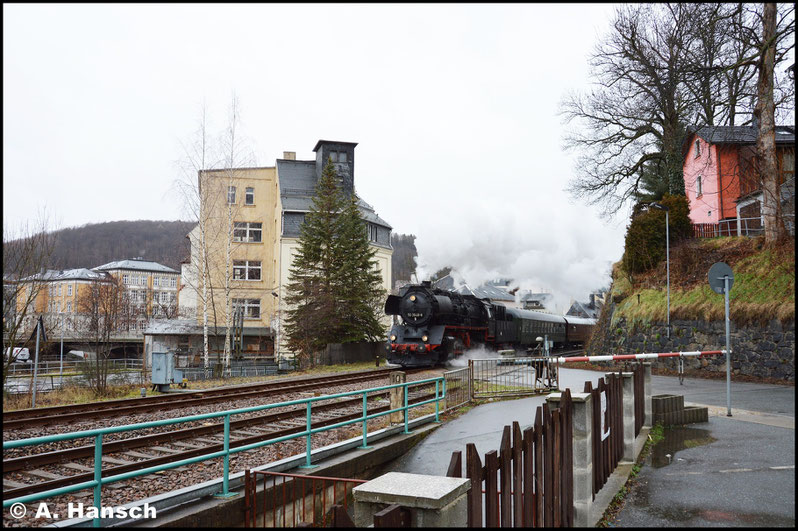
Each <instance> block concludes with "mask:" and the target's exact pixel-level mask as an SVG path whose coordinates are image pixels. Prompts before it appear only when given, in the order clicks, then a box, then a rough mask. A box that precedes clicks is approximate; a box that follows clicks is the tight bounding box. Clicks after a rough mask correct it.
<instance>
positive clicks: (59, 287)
mask: <svg viewBox="0 0 798 531" xmlns="http://www.w3.org/2000/svg"><path fill="white" fill-rule="evenodd" d="M58 296H59V297H60V296H61V284H59V285H58Z"/></svg>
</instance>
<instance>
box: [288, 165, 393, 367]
mask: <svg viewBox="0 0 798 531" xmlns="http://www.w3.org/2000/svg"><path fill="white" fill-rule="evenodd" d="M373 258H374V250H373V249H371V247H370V246H369V244H368V237H367V233H366V229H365V224H364V222H363V220H362V218H361V217H360V213H359V211H358V209H357V204H356V200H355V199H354V197H352V198H347V197H345V195H344V193H343V192H342V191H341V189H340V188H339V186H338V179H337V175H336V172H335V168H334V166H333V164H332V162H330V161H328V162H327V165H326V166H325V167H324V171H323V172H322V176H321V179H320V180H319V182H318V184H317V185H316V195H315V197H314V198H313V204H312V206H311V209H310V212H308V214H307V215H306V216H305V222H304V223H303V224H302V227H301V234H300V238H299V248H298V249H297V253H296V255H295V256H294V261H293V264H292V266H291V269H290V277H289V284H288V286H287V290H288V293H287V296H286V302H287V303H288V305H289V306H290V309H289V310H288V311H287V318H286V326H285V332H286V336H287V344H288V347H289V348H290V349H291V350H293V351H294V352H297V353H299V354H300V355H301V356H304V357H308V356H309V355H310V354H311V353H313V352H315V351H318V350H321V349H323V348H324V347H325V346H326V345H327V344H328V343H346V342H352V341H362V340H366V339H376V338H380V337H382V335H383V334H384V329H383V327H382V325H381V324H380V322H379V312H380V311H381V309H382V299H383V296H384V293H383V291H382V289H381V284H382V278H381V275H380V274H379V272H378V271H377V270H376V263H375V262H374V261H373Z"/></svg>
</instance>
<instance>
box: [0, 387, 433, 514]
mask: <svg viewBox="0 0 798 531" xmlns="http://www.w3.org/2000/svg"><path fill="white" fill-rule="evenodd" d="M427 383H429V384H431V383H434V384H435V397H434V398H433V399H431V400H422V401H420V402H417V403H415V404H413V405H409V402H408V399H409V396H408V395H409V392H408V388H409V385H411V384H410V383H409V382H405V383H399V384H391V385H387V386H381V387H376V388H371V389H363V390H358V391H347V392H344V393H337V394H333V395H326V396H324V397H311V398H304V399H300V400H290V401H287V402H281V403H279V404H267V405H261V406H254V407H246V408H240V409H233V410H225V411H219V412H216V413H206V414H200V415H191V416H187V417H180V418H176V419H166V420H156V421H151V422H144V423H139V424H129V425H124V426H114V427H108V428H99V429H93V430H83V431H78V432H71V433H64V434H58V435H47V436H43V437H32V438H29V439H22V440H16V441H4V442H3V449H4V450H7V449H11V448H21V447H25V446H35V445H39V444H45V443H50V442H58V441H68V440H74V439H79V438H83V437H94V440H95V457H94V475H93V478H94V479H93V480H91V481H86V482H82V483H78V484H76V485H72V486H68V487H61V488H57V489H50V490H47V491H43V492H39V493H36V494H31V495H27V496H20V497H17V498H12V499H4V500H3V508H8V507H11V506H12V505H13V504H15V503H29V502H33V501H38V500H40V499H44V498H49V497H52V496H58V495H61V494H68V493H70V492H75V491H78V490H83V489H85V488H92V489H93V490H94V504H93V505H94V507H95V508H97V510H98V511H99V509H100V507H101V503H102V487H103V485H106V484H110V483H115V482H118V481H123V480H126V479H130V478H134V477H138V476H143V475H147V474H151V473H153V472H159V471H162V470H170V469H173V468H178V467H181V466H184V465H188V464H192V463H197V462H201V461H207V460H209V459H215V458H217V457H220V458H223V459H224V473H223V476H222V479H223V481H222V493H221V494H220V496H228V495H229V481H230V478H229V475H230V466H229V465H230V457H231V455H233V454H236V453H239V452H243V451H248V450H254V449H255V448H260V447H263V446H266V445H271V444H275V443H278V442H283V441H287V440H291V439H296V438H302V437H304V438H306V451H305V461H306V465H305V466H306V467H310V466H312V465H311V463H312V459H311V436H312V435H313V434H316V433H322V432H325V431H329V430H332V429H335V428H338V427H342V426H348V425H350V424H353V423H362V425H363V446H361V448H368V446H367V437H368V433H367V421H368V420H370V419H373V418H377V417H380V416H383V415H388V414H391V413H394V412H402V413H403V415H404V424H405V427H404V433H410V431H409V429H408V417H409V412H410V409H412V408H415V407H419V406H425V405H428V404H434V405H435V415H434V419H435V422H440V420H439V402H440V401H441V400H445V399H446V381H445V380H444V379H443V378H442V377H438V378H431V379H425V380H419V381H415V382H413V383H412V385H413V386H419V385H422V384H427ZM441 384H443V385H442V389H441ZM398 388H402V389H404V406H403V407H398V408H393V407H390V406H389V409H387V410H386V411H383V412H380V413H371V414H368V412H367V409H366V408H367V400H366V399H367V395H368V393H372V392H377V391H385V390H389V389H398ZM358 395H360V396H362V397H363V410H362V415H361V416H357V417H356V418H354V419H352V420H348V421H344V422H337V423H334V424H331V425H329V426H321V427H316V428H314V427H312V425H311V408H312V405H313V404H314V403H316V402H321V401H325V400H330V399H339V398H344V397H349V396H358ZM299 404H304V405H305V406H306V408H307V410H306V411H307V422H306V425H305V430H302V431H300V432H299V433H295V434H292V435H288V436H283V437H277V438H272V439H269V440H266V441H260V442H256V443H251V444H245V445H243V446H239V447H236V448H230V418H231V416H233V415H241V414H246V413H254V412H258V411H264V410H267V409H274V408H277V407H286V406H293V405H299ZM430 417H432V416H431V415H430ZM211 418H224V425H225V430H224V449H223V450H221V451H216V452H210V453H206V454H203V455H200V456H197V457H192V458H189V459H182V460H179V461H174V462H170V463H167V464H162V465H157V466H151V467H148V468H145V469H142V470H137V471H132V472H127V473H122V474H116V475H114V476H110V477H107V478H105V477H102V438H103V435H110V434H113V433H121V432H125V431H134V430H141V429H146V428H153V427H159V426H168V425H173V424H182V423H186V422H192V421H196V420H205V419H211ZM93 525H94V526H95V527H96V526H99V525H100V519H99V517H97V518H94V520H93Z"/></svg>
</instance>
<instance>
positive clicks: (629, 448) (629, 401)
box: [607, 372, 635, 463]
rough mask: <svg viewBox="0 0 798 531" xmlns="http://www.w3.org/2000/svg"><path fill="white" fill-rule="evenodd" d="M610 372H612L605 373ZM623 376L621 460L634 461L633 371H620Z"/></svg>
mask: <svg viewBox="0 0 798 531" xmlns="http://www.w3.org/2000/svg"><path fill="white" fill-rule="evenodd" d="M607 374H612V373H607ZM621 376H622V377H623V407H622V410H623V457H621V461H622V462H627V463H629V462H632V463H634V461H635V394H634V393H635V390H634V387H635V386H634V373H633V372H622V373H621Z"/></svg>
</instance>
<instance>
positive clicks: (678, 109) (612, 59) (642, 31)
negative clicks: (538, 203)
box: [562, 4, 696, 214]
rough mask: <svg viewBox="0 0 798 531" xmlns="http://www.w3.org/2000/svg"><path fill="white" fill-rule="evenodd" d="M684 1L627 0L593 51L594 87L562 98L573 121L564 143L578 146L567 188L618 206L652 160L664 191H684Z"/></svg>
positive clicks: (688, 12) (607, 207)
mask: <svg viewBox="0 0 798 531" xmlns="http://www.w3.org/2000/svg"><path fill="white" fill-rule="evenodd" d="M695 23H696V22H695V21H694V19H693V18H692V9H691V8H690V6H689V5H686V4H675V5H671V4H668V5H660V4H657V5H652V4H643V5H625V6H623V7H621V8H619V9H618V11H617V12H616V16H615V20H614V21H613V26H612V30H611V32H610V34H609V35H608V37H607V38H606V40H605V41H604V42H602V43H600V44H599V45H598V46H597V48H596V51H595V52H594V54H593V56H592V58H591V61H590V63H591V66H592V68H593V77H594V79H595V88H594V89H593V90H591V91H590V92H588V93H587V94H571V95H569V96H568V97H567V98H566V99H565V101H564V102H563V105H562V114H563V115H564V117H565V119H566V122H567V123H570V122H572V121H575V122H577V123H576V124H575V125H576V127H575V128H574V129H572V130H571V132H570V133H569V134H568V135H567V136H566V139H565V141H566V147H568V148H571V149H574V148H576V149H578V150H579V151H580V152H581V153H580V157H579V159H578V166H577V176H576V178H575V179H574V180H573V181H572V182H571V183H570V185H569V187H568V188H569V191H570V192H571V194H572V195H574V196H575V197H577V198H582V199H586V200H587V201H588V202H589V203H592V204H597V205H601V206H602V207H603V208H604V213H605V214H612V213H614V212H617V211H618V210H619V209H620V208H621V207H622V206H623V204H624V203H625V202H626V201H627V200H628V199H631V198H633V197H634V196H635V195H636V194H638V193H639V192H640V190H641V177H642V174H643V171H644V170H645V169H646V168H647V167H654V168H656V170H657V172H658V174H659V176H660V179H661V180H662V181H663V182H664V183H665V186H664V189H665V191H666V192H667V193H671V194H674V193H684V182H683V179H682V178H681V142H682V139H683V137H684V129H685V124H686V123H688V121H689V116H690V112H691V108H690V104H689V101H688V98H687V97H686V93H685V89H684V87H683V86H682V84H681V81H682V79H683V77H684V71H685V69H686V68H687V66H688V64H689V62H688V57H687V53H686V50H687V49H688V47H689V45H690V43H691V40H692V35H691V33H690V31H691V28H692V27H693V26H694V25H695Z"/></svg>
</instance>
